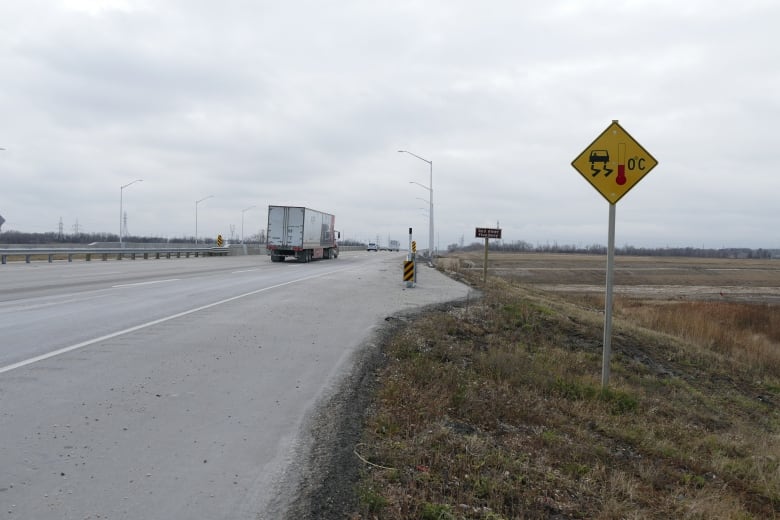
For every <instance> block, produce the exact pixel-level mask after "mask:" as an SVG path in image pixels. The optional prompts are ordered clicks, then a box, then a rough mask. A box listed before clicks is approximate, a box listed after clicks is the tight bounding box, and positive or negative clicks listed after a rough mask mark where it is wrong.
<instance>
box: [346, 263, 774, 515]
mask: <svg viewBox="0 0 780 520" xmlns="http://www.w3.org/2000/svg"><path fill="white" fill-rule="evenodd" d="M462 275H463V276H466V277H467V278H468V277H471V276H473V279H472V280H471V281H472V282H473V283H478V282H479V281H481V273H473V274H472V273H468V272H465V273H462ZM598 304H599V302H598V297H592V296H578V297H577V298H576V299H572V298H571V297H568V296H563V295H560V294H555V295H550V294H547V293H544V292H541V291H536V290H533V289H530V288H529V287H527V286H522V285H520V284H518V283H516V282H510V281H506V280H501V279H497V278H491V279H490V280H489V284H488V287H487V288H486V291H485V297H484V299H483V300H481V301H480V302H479V303H477V304H473V303H472V304H471V305H470V306H468V307H465V308H454V309H451V310H449V311H448V312H436V313H431V314H428V315H426V316H424V317H422V318H420V319H418V320H417V321H415V323H414V324H412V325H411V326H410V327H409V328H408V329H406V330H405V331H404V332H403V333H401V334H399V335H398V336H397V337H395V338H394V339H393V340H392V341H391V343H390V344H389V345H387V346H386V355H387V358H388V363H387V365H386V366H385V367H384V369H383V370H382V372H381V373H380V374H379V375H378V377H379V380H380V389H379V391H378V394H377V396H376V400H375V404H374V407H373V408H372V410H371V411H370V414H369V416H368V418H367V423H366V429H365V435H364V441H363V443H362V444H361V445H360V446H358V449H357V451H358V453H360V455H361V456H362V457H364V458H365V459H366V460H367V461H368V463H367V464H364V472H363V473H364V477H363V480H362V481H361V483H360V485H359V489H358V494H359V498H360V507H359V510H357V511H355V512H354V514H353V515H352V518H354V519H358V518H362V519H373V518H380V519H407V518H422V519H494V520H497V519H514V518H701V519H705V518H739V519H746V518H776V517H777V516H780V513H779V512H780V435H779V434H780V410H778V405H780V365H778V360H777V350H778V317H777V315H778V314H780V313H778V308H777V306H761V305H747V304H736V303H729V304H726V303H712V304H708V303H707V302H676V303H663V302H658V301H653V302H642V301H638V300H630V299H626V300H621V301H619V302H618V304H617V305H616V316H615V323H614V334H613V350H614V356H613V360H612V381H611V385H610V388H609V389H608V390H606V391H604V390H602V389H601V387H600V365H601V330H602V320H603V314H602V313H601V312H600V311H599V305H598Z"/></svg>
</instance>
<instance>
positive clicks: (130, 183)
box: [119, 179, 144, 190]
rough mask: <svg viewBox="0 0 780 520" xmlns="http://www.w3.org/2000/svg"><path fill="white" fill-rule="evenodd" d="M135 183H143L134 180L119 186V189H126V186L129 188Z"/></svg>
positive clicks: (141, 180) (140, 180) (139, 180)
mask: <svg viewBox="0 0 780 520" xmlns="http://www.w3.org/2000/svg"><path fill="white" fill-rule="evenodd" d="M136 182H144V180H143V179H136V180H134V181H133V182H128V183H127V184H125V185H124V186H120V187H119V189H120V190H123V189H125V188H127V187H128V186H131V185H133V184H135V183H136Z"/></svg>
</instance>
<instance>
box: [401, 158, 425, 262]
mask: <svg viewBox="0 0 780 520" xmlns="http://www.w3.org/2000/svg"><path fill="white" fill-rule="evenodd" d="M398 153H408V154H409V155H412V156H414V157H417V158H418V159H420V160H421V161H423V162H427V163H428V166H429V168H430V174H429V175H430V176H429V180H428V186H423V185H422V184H420V183H419V182H414V181H410V183H411V184H417V185H418V186H422V187H423V188H425V189H426V190H428V206H429V210H428V258H430V259H431V262H433V161H429V160H428V159H423V158H422V157H420V156H419V155H417V154H416V153H412V152H410V151H408V150H398Z"/></svg>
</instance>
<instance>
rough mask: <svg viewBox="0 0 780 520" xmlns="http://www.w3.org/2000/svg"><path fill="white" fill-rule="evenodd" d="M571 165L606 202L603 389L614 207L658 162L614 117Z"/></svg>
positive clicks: (606, 376)
mask: <svg viewBox="0 0 780 520" xmlns="http://www.w3.org/2000/svg"><path fill="white" fill-rule="evenodd" d="M571 165H572V166H573V167H574V169H575V170H577V171H578V172H580V175H582V176H583V177H584V178H585V180H586V181H588V182H589V183H590V184H591V185H592V186H593V187H594V188H596V191H598V192H599V193H600V194H601V195H602V196H603V197H604V198H605V199H606V200H607V202H609V232H608V244H607V284H606V296H605V298H604V350H603V354H602V361H601V387H602V389H606V388H607V387H608V386H609V362H610V358H611V357H612V293H613V285H614V276H615V213H616V211H615V206H616V205H617V202H618V201H619V200H620V199H621V198H623V196H624V195H625V194H626V193H628V192H629V190H631V188H633V187H634V186H636V184H637V183H638V182H639V181H640V180H642V178H644V176H645V175H647V174H648V173H650V170H652V169H653V168H655V167H656V165H658V161H656V160H655V158H654V157H653V156H652V155H650V153H649V152H648V151H647V150H645V149H644V148H642V145H640V144H639V143H638V142H636V141H635V140H634V138H633V137H631V136H630V135H629V133H628V132H626V131H625V130H624V129H623V127H622V126H620V124H619V123H618V121H617V119H614V120H613V121H612V124H611V125H609V126H608V127H607V129H606V130H604V131H603V132H602V133H601V134H600V135H599V136H598V137H597V138H596V139H595V140H594V141H593V142H592V143H591V144H590V145H589V146H588V147H587V148H585V150H583V151H582V153H581V154H580V155H578V156H577V158H576V159H574V160H573V161H572V163H571ZM615 172H617V174H615Z"/></svg>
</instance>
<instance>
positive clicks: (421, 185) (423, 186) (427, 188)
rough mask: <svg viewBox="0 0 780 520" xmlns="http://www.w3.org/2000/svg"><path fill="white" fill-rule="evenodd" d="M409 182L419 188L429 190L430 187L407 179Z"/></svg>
mask: <svg viewBox="0 0 780 520" xmlns="http://www.w3.org/2000/svg"><path fill="white" fill-rule="evenodd" d="M409 184H416V185H418V186H419V187H421V188H425V189H426V190H428V191H431V189H430V188H429V187H428V186H426V185H425V184H420V183H419V182H414V181H409Z"/></svg>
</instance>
